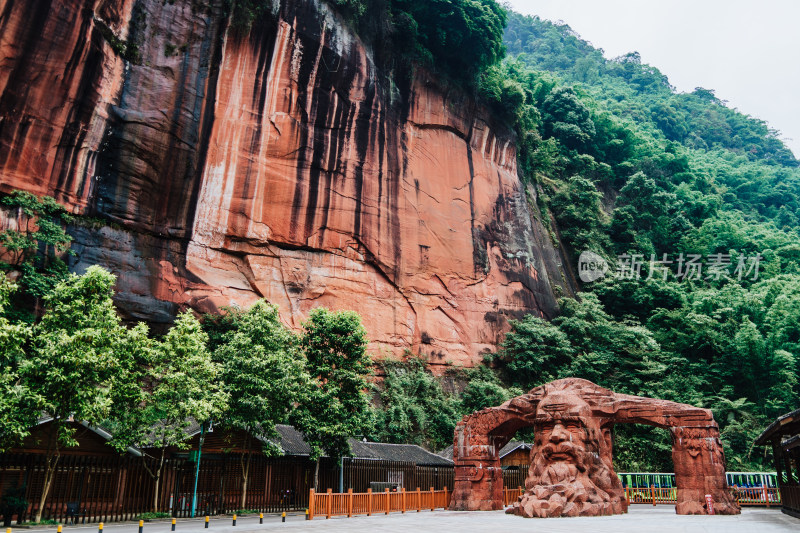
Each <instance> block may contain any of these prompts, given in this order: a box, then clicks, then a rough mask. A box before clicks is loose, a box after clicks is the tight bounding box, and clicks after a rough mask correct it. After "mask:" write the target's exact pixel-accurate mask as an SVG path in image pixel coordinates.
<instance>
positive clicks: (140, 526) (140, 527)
mask: <svg viewBox="0 0 800 533" xmlns="http://www.w3.org/2000/svg"><path fill="white" fill-rule="evenodd" d="M143 530H144V520H139V533H142V531H143ZM59 533H60V532H59Z"/></svg>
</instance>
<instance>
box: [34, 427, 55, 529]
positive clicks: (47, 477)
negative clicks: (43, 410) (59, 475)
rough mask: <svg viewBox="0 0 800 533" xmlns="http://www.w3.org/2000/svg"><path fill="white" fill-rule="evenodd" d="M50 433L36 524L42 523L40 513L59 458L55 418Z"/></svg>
mask: <svg viewBox="0 0 800 533" xmlns="http://www.w3.org/2000/svg"><path fill="white" fill-rule="evenodd" d="M52 424H53V425H52V431H51V433H50V441H49V443H48V445H47V460H46V464H47V470H46V471H45V474H44V487H42V495H41V497H40V498H39V508H38V509H37V510H36V520H35V521H36V522H41V521H42V511H44V504H45V501H47V494H48V493H49V492H50V486H51V485H52V484H53V478H54V477H55V473H56V465H57V464H58V459H59V458H60V457H61V456H60V455H59V453H58V429H59V428H58V426H59V425H60V423H59V422H58V419H57V418H53V423H52Z"/></svg>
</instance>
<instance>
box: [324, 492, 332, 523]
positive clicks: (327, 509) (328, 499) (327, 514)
mask: <svg viewBox="0 0 800 533" xmlns="http://www.w3.org/2000/svg"><path fill="white" fill-rule="evenodd" d="M332 492H333V489H328V491H327V493H326V494H325V519H326V520H327V519H328V518H330V517H331V503H332V502H333V494H332Z"/></svg>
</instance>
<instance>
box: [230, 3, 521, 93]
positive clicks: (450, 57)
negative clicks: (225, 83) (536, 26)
mask: <svg viewBox="0 0 800 533" xmlns="http://www.w3.org/2000/svg"><path fill="white" fill-rule="evenodd" d="M329 3H330V4H331V5H332V6H333V7H334V8H336V9H337V10H338V11H339V12H340V13H342V14H343V15H344V16H345V18H346V19H347V20H348V21H349V22H350V23H351V24H353V25H354V26H355V29H356V30H357V31H358V33H359V34H360V35H361V37H362V38H363V39H365V40H366V41H367V42H369V44H370V45H371V47H372V48H373V49H374V50H375V52H376V54H377V59H378V60H379V61H380V62H381V63H382V64H383V66H384V67H385V69H386V71H387V72H391V71H395V70H402V71H403V73H408V72H410V70H411V69H412V68H414V67H415V66H417V65H422V66H424V67H426V68H429V69H432V70H434V71H436V72H438V73H440V74H443V75H445V76H446V77H449V78H450V79H452V80H455V81H456V82H457V83H459V84H462V85H465V86H467V87H471V86H472V85H473V84H474V83H475V81H476V80H477V76H478V75H479V74H480V73H481V72H483V71H484V70H485V69H486V68H488V67H490V66H491V65H493V64H495V63H496V62H497V61H499V60H500V59H501V58H502V57H503V54H504V53H505V51H504V48H503V29H504V28H505V25H506V16H507V15H506V11H505V9H503V8H502V7H501V6H500V5H499V4H498V3H497V1H496V0H426V1H425V2H420V1H417V0H329ZM227 4H228V9H229V11H230V13H231V15H232V16H231V20H232V27H233V29H234V30H236V31H240V32H242V31H246V30H248V29H249V28H250V27H251V25H252V24H253V23H254V21H256V20H257V19H258V18H259V17H262V16H264V15H265V14H266V13H267V12H268V11H269V10H270V9H271V4H272V3H271V2H268V1H267V0H227ZM396 67H399V69H397V68H396ZM397 73H398V74H400V72H397Z"/></svg>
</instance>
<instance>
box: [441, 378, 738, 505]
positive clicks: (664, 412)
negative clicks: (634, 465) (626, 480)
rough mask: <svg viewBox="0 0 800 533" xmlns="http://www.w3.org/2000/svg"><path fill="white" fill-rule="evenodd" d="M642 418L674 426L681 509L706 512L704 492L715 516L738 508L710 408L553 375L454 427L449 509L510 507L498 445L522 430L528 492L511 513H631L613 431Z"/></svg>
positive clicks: (642, 419)
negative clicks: (527, 430)
mask: <svg viewBox="0 0 800 533" xmlns="http://www.w3.org/2000/svg"><path fill="white" fill-rule="evenodd" d="M621 423H622V424H625V423H636V424H648V425H652V426H656V427H661V428H669V429H670V431H671V432H672V437H673V445H672V459H673V462H674V464H675V484H676V486H677V489H678V490H677V505H676V509H675V511H676V512H677V513H678V514H706V513H707V509H706V508H705V507H704V503H705V497H706V495H707V494H708V495H711V497H712V498H713V509H714V512H715V513H716V514H738V513H739V512H740V511H739V506H738V504H737V503H736V501H735V500H734V499H733V497H732V495H731V494H730V491H729V490H728V487H727V484H726V481H725V455H724V453H723V450H722V443H721V442H720V440H719V429H718V427H717V424H716V422H715V421H714V418H713V416H712V414H711V411H709V410H707V409H699V408H697V407H692V406H690V405H685V404H679V403H674V402H670V401H666V400H654V399H651V398H642V397H640V396H629V395H626V394H615V393H613V392H611V391H610V390H607V389H603V388H602V387H598V386H597V385H595V384H594V383H591V382H589V381H586V380H583V379H577V378H568V379H561V380H557V381H553V382H551V383H548V384H546V385H541V386H539V387H536V388H535V389H533V390H531V391H530V392H529V393H528V394H525V395H523V396H519V397H517V398H514V399H513V400H510V401H509V402H506V403H505V404H503V405H501V406H499V407H492V408H489V409H484V410H482V411H478V412H476V413H473V414H472V415H469V416H466V417H464V419H463V420H462V421H461V422H460V423H459V424H458V426H457V427H456V430H455V437H454V440H453V461H454V462H455V465H456V466H455V468H456V473H455V487H454V489H453V498H452V500H451V503H450V508H451V509H453V510H460V511H478V510H493V509H502V508H503V474H502V470H501V467H500V459H499V457H498V450H500V449H501V448H502V447H503V446H505V445H506V444H507V443H508V441H509V440H510V439H511V438H513V436H514V434H515V433H516V432H517V431H519V430H520V429H522V428H524V427H533V428H534V434H535V439H536V440H535V442H534V446H533V448H532V449H531V467H530V470H529V471H528V477H527V479H526V480H525V492H524V494H523V495H522V496H520V498H519V501H517V502H516V503H515V504H514V505H513V506H512V507H510V508H509V509H508V511H507V512H509V513H513V514H517V515H520V516H524V517H527V518H552V517H559V516H600V515H610V514H619V513H624V512H626V511H627V502H626V500H625V493H624V490H623V487H622V483H621V482H620V480H619V478H618V477H617V475H616V474H615V473H614V466H613V454H612V442H613V439H612V434H611V431H612V428H613V426H614V424H621Z"/></svg>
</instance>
